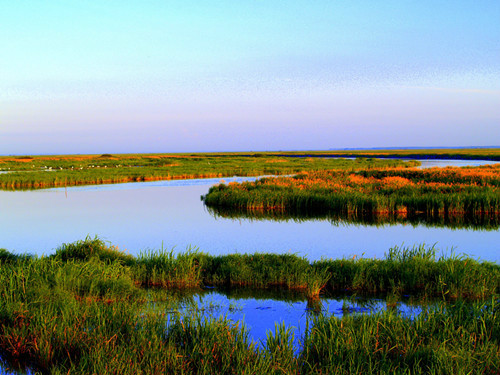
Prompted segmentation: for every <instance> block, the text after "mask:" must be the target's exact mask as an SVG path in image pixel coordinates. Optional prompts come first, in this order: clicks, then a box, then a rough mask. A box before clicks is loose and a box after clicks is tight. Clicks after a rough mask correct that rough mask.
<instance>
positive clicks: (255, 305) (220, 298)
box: [153, 288, 422, 352]
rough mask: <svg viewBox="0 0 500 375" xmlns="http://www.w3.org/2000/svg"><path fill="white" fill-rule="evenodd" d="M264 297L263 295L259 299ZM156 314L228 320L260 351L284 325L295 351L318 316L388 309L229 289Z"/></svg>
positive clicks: (408, 308)
mask: <svg viewBox="0 0 500 375" xmlns="http://www.w3.org/2000/svg"><path fill="white" fill-rule="evenodd" d="M260 294H261V295H260ZM153 308H154V311H159V312H166V313H167V316H168V315H170V316H171V317H172V318H173V317H174V316H176V315H177V314H179V313H187V314H188V315H193V314H196V313H199V314H201V315H202V316H205V317H213V318H217V317H220V316H225V317H226V318H227V319H229V320H231V321H233V322H234V323H237V322H240V324H241V325H243V326H244V327H245V328H246V329H247V331H248V333H249V337H250V339H251V340H252V341H255V342H256V343H258V344H259V345H260V346H261V347H264V346H265V341H266V338H267V335H268V333H269V332H271V333H273V334H274V332H275V324H280V323H284V324H285V326H286V327H290V326H291V327H293V330H294V335H295V347H296V350H297V352H298V351H300V348H301V339H302V338H303V337H304V333H305V331H306V328H307V325H308V323H309V324H310V323H311V321H312V318H314V316H316V315H318V314H324V315H326V316H335V317H337V318H341V317H343V316H345V315H347V314H373V313H378V312H381V311H384V310H386V309H387V304H386V301H385V300H383V299H377V298H364V297H359V296H352V297H345V296H344V297H336V298H335V297H329V296H324V297H322V298H321V300H318V301H315V302H308V301H307V300H306V299H305V298H304V296H303V295H300V294H297V293H293V292H290V291H278V290H260V291H259V290H248V289H243V290H239V289H238V288H237V289H232V290H231V289H230V290H225V291H224V290H220V291H219V290H213V291H208V292H205V293H201V294H198V295H196V294H195V295H192V296H191V299H190V301H189V302H187V303H186V302H185V303H182V304H180V305H179V306H178V307H177V308H175V309H172V308H171V307H166V308H165V309H163V310H162V307H161V304H160V306H158V305H155V306H153ZM395 308H396V309H397V311H398V313H399V314H401V315H402V316H405V317H409V318H412V317H415V316H417V315H418V314H419V313H420V312H421V311H422V306H421V305H419V304H414V303H413V302H412V301H411V300H410V299H408V298H406V299H403V300H402V301H399V302H398V303H397V305H396V306H395Z"/></svg>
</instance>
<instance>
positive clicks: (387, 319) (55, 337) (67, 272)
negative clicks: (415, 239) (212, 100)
mask: <svg viewBox="0 0 500 375" xmlns="http://www.w3.org/2000/svg"><path fill="white" fill-rule="evenodd" d="M86 253H88V254H89V256H87V255H86ZM155 257H158V259H159V260H160V261H159V263H158V270H159V271H161V270H166V271H165V272H164V273H163V274H162V275H163V276H162V277H165V278H170V277H172V278H174V279H175V278H178V277H182V275H181V274H178V273H176V272H177V271H175V272H174V271H173V270H175V269H176V268H177V267H180V268H179V269H181V270H184V271H183V272H186V273H187V274H188V277H187V279H188V280H192V279H193V277H195V278H196V277H197V278H198V279H197V280H198V282H199V284H198V285H202V284H204V283H207V282H214V283H216V282H217V283H218V282H219V281H220V282H221V284H228V285H230V284H231V283H232V282H233V281H235V283H234V284H236V285H238V284H241V283H242V280H244V278H253V279H254V280H256V283H255V284H252V283H251V282H247V283H246V284H247V285H255V286H258V287H265V286H267V285H275V284H276V282H277V281H280V280H286V281H288V282H291V283H292V285H293V282H297V283H298V285H302V284H301V283H303V282H304V280H305V281H307V280H308V278H307V277H323V276H324V275H328V277H329V280H328V284H327V287H328V286H330V288H333V289H336V288H344V287H346V286H349V285H350V286H352V287H353V288H355V289H357V290H365V291H368V292H371V291H382V290H384V289H389V288H390V287H391V285H396V286H397V287H398V292H400V291H406V290H420V291H423V292H425V293H427V294H428V295H432V294H439V295H441V296H444V298H445V299H446V300H447V301H448V302H444V303H442V304H441V305H439V306H438V307H436V308H429V309H428V310H426V311H424V313H422V314H420V315H419V316H417V317H414V318H411V319H409V318H404V317H403V316H401V315H399V314H397V313H396V312H395V311H390V312H386V313H381V314H376V315H373V316H365V315H354V316H351V315H348V316H345V317H344V318H343V319H342V320H338V319H336V318H334V317H323V316H322V315H321V314H320V315H319V316H318V317H317V318H314V319H313V320H309V326H308V330H307V335H306V337H305V338H304V347H303V349H302V350H300V351H299V352H298V353H296V351H295V347H294V342H293V332H292V330H291V329H290V327H286V326H285V325H283V324H278V325H277V326H276V328H275V331H274V332H273V333H270V334H269V335H268V339H267V341H268V343H267V344H266V346H264V347H263V348H257V346H256V344H255V343H252V342H251V341H250V340H249V338H248V333H247V332H246V330H245V329H244V327H241V326H240V323H235V322H232V321H230V320H229V319H227V318H225V317H220V318H208V317H204V316H203V315H202V313H201V312H200V311H198V310H197V309H196V308H193V309H190V310H189V313H176V314H167V312H168V311H167V310H169V309H167V308H165V303H169V301H171V303H172V307H175V306H176V303H177V298H176V297H174V296H175V295H176V289H171V290H166V291H165V289H163V293H162V290H161V289H149V288H144V287H142V286H143V285H149V284H148V283H147V282H145V279H144V278H145V277H149V276H147V275H153V274H154V272H152V271H153V270H154V269H155V265H154V264H149V263H148V262H153V260H154V259H156V258H155ZM172 267H173V268H172ZM144 268H146V270H148V271H147V272H146V271H145V270H144ZM273 268H274V269H273ZM149 271H151V273H148V272H149ZM167 271H168V272H167ZM192 272H195V273H192ZM299 272H303V273H304V274H305V275H306V276H307V277H305V276H304V275H300V274H299ZM157 274H161V273H157ZM287 274H288V276H287ZM499 274H500V270H499V266H498V265H496V264H491V263H479V262H476V261H474V260H471V259H468V258H457V257H454V258H440V259H436V258H435V254H434V251H433V249H426V248H416V249H393V250H391V251H390V252H389V253H388V254H387V257H386V259H384V260H369V259H359V260H354V259H348V260H346V259H342V260H336V261H335V260H330V261H327V260H324V261H320V262H315V263H313V264H309V263H308V262H306V261H305V260H304V259H303V258H300V257H296V256H293V255H287V256H284V257H280V256H273V255H269V254H254V255H241V256H227V257H211V256H208V255H206V254H203V253H199V252H187V253H185V254H178V255H174V254H171V253H170V252H168V253H166V252H164V251H163V252H161V251H160V252H157V253H149V254H145V255H143V256H140V257H138V258H135V257H131V256H128V255H124V254H122V253H120V252H119V251H118V250H117V249H116V248H113V247H110V246H107V245H106V244H105V243H103V242H102V241H100V240H99V239H97V238H96V239H86V240H84V241H78V242H76V243H74V244H69V245H68V244H67V245H64V246H62V247H61V248H60V249H59V250H58V251H57V252H56V254H54V255H52V256H49V257H40V258H38V257H28V256H22V257H15V256H10V253H8V252H7V251H2V264H1V266H0V298H1V303H0V353H1V354H2V356H3V357H4V358H7V359H10V360H11V361H12V363H13V362H15V360H18V361H22V363H29V364H31V365H32V366H34V368H36V369H40V370H41V371H43V372H44V373H68V372H69V373H75V374H91V373H96V374H117V373H120V374H139V373H145V374H156V373H169V374H181V373H183V374H187V373H190V374H191V373H193V374H209V373H225V374H235V373H238V374H240V373H241V374H245V373H247V374H256V373H258V374H276V373H283V372H284V373H303V374H308V373H337V372H339V373H360V372H362V373H380V372H387V373H392V372H395V371H403V372H408V373H409V372H411V373H418V372H430V373H459V372H464V373H471V372H479V373H497V372H499V371H500V359H499V357H498V347H499V345H500V342H499V338H500V316H499V314H500V309H499V308H498V301H496V300H495V297H493V298H488V296H492V295H495V294H496V295H497V296H498V294H497V293H498V287H499V280H500V276H499ZM193 275H194V276H193ZM181 280H182V279H181ZM169 281H170V280H165V282H162V283H160V284H161V285H164V286H166V287H170V286H176V287H177V286H183V285H185V284H182V283H179V284H177V283H171V282H169ZM279 285H281V286H282V287H283V286H284V287H287V284H286V283H285V284H279ZM462 298H474V299H480V300H482V301H481V302H478V303H474V304H472V303H465V302H463V300H462ZM455 300H458V301H455ZM155 301H161V303H159V302H155ZM183 303H189V304H193V306H196V303H195V301H194V299H193V298H189V297H188V298H186V299H184V300H183ZM308 306H310V308H312V309H315V305H314V303H313V302H311V303H310V304H309V305H308ZM318 312H319V311H318ZM311 316H312V315H311ZM311 316H310V317H311Z"/></svg>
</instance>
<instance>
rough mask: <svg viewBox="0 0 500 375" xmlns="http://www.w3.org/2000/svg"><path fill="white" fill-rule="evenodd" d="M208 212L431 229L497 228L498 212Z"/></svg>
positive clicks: (212, 209) (232, 216) (226, 209)
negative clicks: (494, 213) (435, 213)
mask: <svg viewBox="0 0 500 375" xmlns="http://www.w3.org/2000/svg"><path fill="white" fill-rule="evenodd" d="M207 210H208V212H209V213H210V214H211V215H213V216H214V217H216V218H217V217H222V218H228V219H237V220H241V219H245V220H250V221H253V220H256V221H268V220H272V221H278V222H280V221H284V222H288V221H293V222H297V223H301V222H305V221H311V220H320V221H322V220H327V221H329V222H330V223H331V224H332V225H333V226H339V225H351V224H356V225H369V226H377V227H378V226H386V225H396V224H403V225H412V226H414V227H416V226H425V227H431V228H453V229H474V230H498V229H499V228H500V217H499V216H498V215H448V216H447V217H444V216H431V217H428V216H426V215H423V214H415V215H413V216H412V217H408V216H407V215H400V214H398V213H393V214H389V213H383V214H382V213H375V214H368V213H363V212H361V213H354V212H345V213H344V212H329V213H314V212H313V213H311V212H309V211H307V210H304V211H301V212H300V213H297V212H286V211H280V210H273V211H264V210H247V209H245V208H232V207H207Z"/></svg>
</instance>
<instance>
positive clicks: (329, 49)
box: [0, 0, 500, 154]
mask: <svg viewBox="0 0 500 375" xmlns="http://www.w3.org/2000/svg"><path fill="white" fill-rule="evenodd" d="M499 19H500V2H498V1H455V2H448V1H425V0H424V1H383V2H382V1H381V2H379V1H321V0H318V1H272V0H271V1H269V0H268V1H258V0H257V1H234V0H233V1H224V0H221V1H203V0H198V1H166V0H145V1H126V0H121V1H115V0H106V1H77V0H72V1H52V0H47V1H24V0H19V1H1V2H0V46H1V48H0V154H43V153H45V154H46V153H53V154H57V153H104V152H115V153H118V152H122V153H125V152H182V151H185V152H190V151H230V150H291V149H300V150H303V149H330V148H344V147H384V146H404V147H412V146H471V145H475V146H485V145H499V144H500V22H499V21H498V20H499Z"/></svg>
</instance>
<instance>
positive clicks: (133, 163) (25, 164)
mask: <svg viewBox="0 0 500 375" xmlns="http://www.w3.org/2000/svg"><path fill="white" fill-rule="evenodd" d="M416 164H418V163H415V162H413V163H412V164H408V163H406V164H404V163H403V162H400V161H396V160H391V161H389V160H385V161H383V160H372V161H367V160H366V159H357V160H355V161H353V160H346V159H331V158H330V159H328V158H296V157H281V156H272V155H242V154H223V153H221V154H193V155H187V154H166V155H163V154H162V155H160V154H151V155H148V154H144V155H111V154H102V155H99V156H91V155H85V156H37V157H33V159H25V158H23V157H0V171H4V172H8V173H0V188H1V189H40V188H49V187H64V186H75V185H90V184H110V183H120V182H136V181H155V180H169V179H187V178H208V177H232V176H235V175H237V176H260V175H287V174H293V173H297V172H301V171H314V170H325V169H332V168H342V169H344V168H360V167H367V166H374V167H375V166H379V167H381V166H398V165H399V166H401V165H416Z"/></svg>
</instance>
